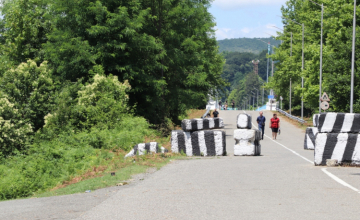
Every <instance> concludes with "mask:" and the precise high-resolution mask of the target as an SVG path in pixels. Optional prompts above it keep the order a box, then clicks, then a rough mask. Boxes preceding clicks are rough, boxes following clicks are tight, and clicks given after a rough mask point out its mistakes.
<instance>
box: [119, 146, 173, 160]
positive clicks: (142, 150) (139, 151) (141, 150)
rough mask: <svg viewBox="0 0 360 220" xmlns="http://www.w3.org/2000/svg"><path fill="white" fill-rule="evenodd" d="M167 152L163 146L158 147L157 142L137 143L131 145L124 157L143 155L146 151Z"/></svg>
mask: <svg viewBox="0 0 360 220" xmlns="http://www.w3.org/2000/svg"><path fill="white" fill-rule="evenodd" d="M166 152H168V150H167V149H165V148H164V147H159V144H158V143H157V142H150V143H141V144H137V145H135V146H134V147H133V149H132V150H131V151H130V152H129V153H128V154H126V155H125V158H126V157H132V156H136V155H144V154H148V153H166Z"/></svg>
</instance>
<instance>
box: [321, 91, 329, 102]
mask: <svg viewBox="0 0 360 220" xmlns="http://www.w3.org/2000/svg"><path fill="white" fill-rule="evenodd" d="M320 100H321V101H324V102H330V99H329V96H328V95H327V94H326V92H324V94H323V95H322V96H321V99H320Z"/></svg>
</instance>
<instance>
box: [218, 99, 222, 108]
mask: <svg viewBox="0 0 360 220" xmlns="http://www.w3.org/2000/svg"><path fill="white" fill-rule="evenodd" d="M219 106H220V107H219V108H220V109H221V108H222V101H221V100H220V101H219Z"/></svg>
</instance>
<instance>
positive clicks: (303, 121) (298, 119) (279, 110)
mask: <svg viewBox="0 0 360 220" xmlns="http://www.w3.org/2000/svg"><path fill="white" fill-rule="evenodd" d="M276 111H278V112H280V113H281V114H283V115H285V116H286V117H288V118H291V119H293V120H295V121H298V122H300V123H301V124H304V123H305V120H303V119H301V118H298V117H295V116H293V115H290V114H289V113H287V112H285V111H284V110H281V109H279V108H276Z"/></svg>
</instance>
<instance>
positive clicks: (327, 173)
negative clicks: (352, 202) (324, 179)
mask: <svg viewBox="0 0 360 220" xmlns="http://www.w3.org/2000/svg"><path fill="white" fill-rule="evenodd" d="M244 113H246V112H245V111H244ZM251 124H252V125H253V126H254V127H256V126H255V124H254V123H252V122H251ZM264 135H265V137H267V138H269V139H270V140H272V138H270V137H269V136H267V135H266V134H264ZM272 141H273V142H275V143H277V144H278V145H280V146H282V147H283V148H285V149H287V150H289V151H290V152H291V153H293V154H295V155H297V156H299V157H301V158H302V159H304V160H306V161H308V162H310V163H311V164H314V162H313V161H311V160H309V159H307V158H305V157H303V156H301V155H300V154H299V153H297V152H296V151H294V150H291V149H290V148H288V147H286V146H284V145H283V144H280V143H279V142H277V141H275V140H272ZM326 169H327V168H322V169H321V170H322V171H323V172H324V173H325V174H326V175H328V176H329V177H331V178H332V179H333V180H335V181H336V182H338V183H340V184H341V185H343V186H346V187H348V188H350V189H352V190H354V191H355V192H357V193H360V190H358V189H356V188H355V187H353V186H351V185H350V184H348V183H347V182H345V181H344V180H342V179H340V178H339V177H337V176H335V175H334V174H332V173H330V172H329V171H327V170H326Z"/></svg>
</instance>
